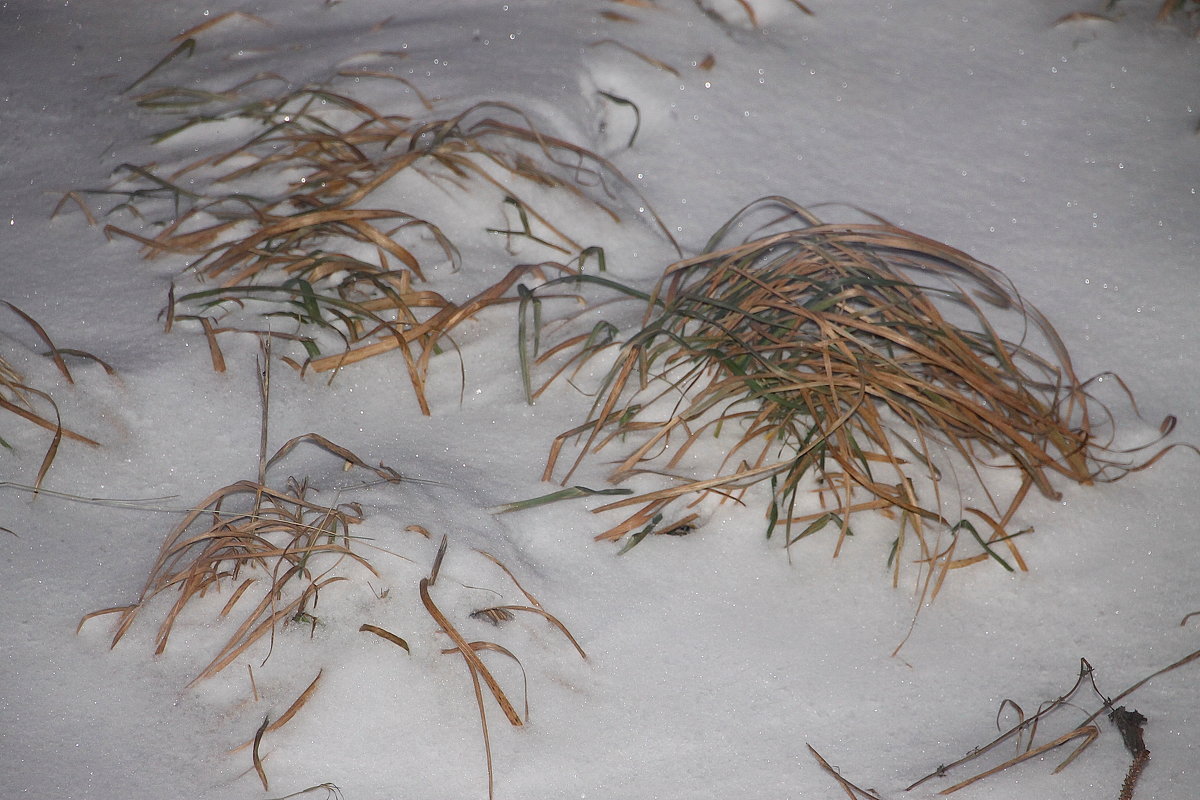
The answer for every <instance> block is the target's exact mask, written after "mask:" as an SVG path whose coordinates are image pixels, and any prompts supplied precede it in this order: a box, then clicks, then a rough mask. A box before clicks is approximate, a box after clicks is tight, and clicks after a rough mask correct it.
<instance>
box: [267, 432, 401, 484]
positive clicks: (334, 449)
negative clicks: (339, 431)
mask: <svg viewBox="0 0 1200 800" xmlns="http://www.w3.org/2000/svg"><path fill="white" fill-rule="evenodd" d="M304 442H311V443H312V444H315V445H316V446H317V447H320V448H321V449H322V450H325V451H326V452H328V453H332V454H333V455H335V456H337V457H338V458H340V459H342V461H344V462H346V463H347V464H353V465H354V466H356V467H361V468H362V469H365V470H369V471H370V472H374V473H375V474H376V475H378V476H379V477H380V478H382V479H383V480H385V481H387V482H388V483H400V482H401V481H403V480H404V478H403V477H402V476H401V475H400V473H399V472H396V470H394V469H392V468H391V467H386V466H383V465H380V466H378V467H372V466H371V465H370V464H368V463H367V462H365V461H363V460H362V459H361V458H359V457H358V456H356V455H355V454H354V453H353V452H351V451H350V450H348V449H346V448H345V447H342V446H341V445H339V444H336V443H334V442H331V441H330V440H328V439H326V438H325V437H324V436H322V435H320V434H319V433H304V434H301V435H299V436H293V437H292V438H291V439H288V440H287V441H286V442H285V443H284V444H283V446H282V447H280V448H279V449H278V450H276V451H275V455H273V456H271V457H270V458H269V459H267V463H266V466H265V469H270V468H271V466H272V465H274V464H275V463H277V462H279V461H280V460H281V459H283V458H284V457H285V456H286V455H287V454H288V453H290V452H292V450H293V449H295V447H296V445H298V444H302V443H304Z"/></svg>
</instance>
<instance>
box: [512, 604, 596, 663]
mask: <svg viewBox="0 0 1200 800" xmlns="http://www.w3.org/2000/svg"><path fill="white" fill-rule="evenodd" d="M496 608H499V609H503V610H504V611H524V612H526V613H529V614H537V615H538V616H539V617H542V618H543V619H545V620H546V621H547V622H549V623H550V624H551V625H553V626H554V627H556V628H558V630H559V631H561V632H562V635H563V636H566V637H567V640H568V641H569V642H570V643H571V644H572V645H573V646H574V648H575V650H576V651H577V652H578V653H579V657H580V658H582V659H585V660H586V659H587V653H585V652H583V647H582V646H580V644H579V642H577V641H576V640H575V637H574V636H572V635H571V632H570V631H569V630H567V626H566V625H563V624H562V622H561V621H560V620H559V619H558V617H556V616H554V615H553V614H551V613H550V612H549V611H546V610H545V609H544V608H540V607H534V606H496Z"/></svg>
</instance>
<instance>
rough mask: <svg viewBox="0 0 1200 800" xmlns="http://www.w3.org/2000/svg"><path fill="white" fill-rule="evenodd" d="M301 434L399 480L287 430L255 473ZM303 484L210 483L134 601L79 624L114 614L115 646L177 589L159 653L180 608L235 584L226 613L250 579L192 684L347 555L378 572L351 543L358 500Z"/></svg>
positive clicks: (309, 597)
mask: <svg viewBox="0 0 1200 800" xmlns="http://www.w3.org/2000/svg"><path fill="white" fill-rule="evenodd" d="M264 391H266V390H265V389H264ZM265 403H266V397H265V396H264V404H265ZM264 432H265V414H264ZM301 443H311V444H314V445H316V446H318V447H320V448H321V449H323V450H325V451H327V452H329V453H331V454H333V455H335V456H337V457H338V458H339V459H341V460H342V461H343V462H344V463H346V464H347V465H353V466H357V467H360V468H365V469H367V470H370V471H371V472H373V473H374V474H375V475H376V476H378V477H379V478H380V479H381V480H384V481H388V482H392V483H394V482H397V481H399V480H401V477H400V475H399V473H397V472H396V471H395V470H393V469H391V468H389V467H386V466H383V465H380V466H379V467H371V466H369V465H368V464H366V462H364V461H363V460H362V459H361V458H359V457H358V456H357V455H355V454H354V453H352V452H350V451H349V450H347V449H345V448H343V447H341V446H339V445H337V444H335V443H333V442H331V441H329V440H328V439H326V438H324V437H322V436H319V435H317V434H312V433H310V434H305V435H303V436H297V437H294V438H292V439H290V440H289V441H288V442H286V443H285V444H284V445H283V447H281V448H280V449H279V450H278V451H276V453H275V454H274V455H273V456H272V457H271V458H269V459H267V458H265V457H264V458H263V459H262V460H261V466H260V471H259V472H260V478H264V477H265V475H266V472H267V471H268V470H269V469H270V468H272V467H273V466H275V465H276V464H277V463H278V462H279V461H280V460H281V459H283V458H284V457H286V456H287V455H288V454H289V453H290V452H291V451H292V450H293V449H294V448H295V447H296V446H297V445H299V444H301ZM311 491H312V489H311V488H310V487H309V485H308V484H307V482H305V481H296V480H294V479H289V480H288V481H287V482H286V485H285V487H284V488H282V489H276V488H272V487H269V486H266V485H264V483H263V482H262V481H261V480H259V481H249V480H244V481H238V482H236V483H233V484H230V485H229V486H225V487H222V488H221V489H218V490H217V491H215V492H213V493H212V494H211V495H209V496H208V497H207V498H206V499H205V500H204V501H203V502H202V503H201V504H200V505H198V506H196V507H195V508H192V509H191V510H189V511H188V512H187V513H186V514H185V515H184V516H183V518H182V519H181V520H180V521H179V523H178V524H177V525H176V526H175V528H174V529H173V530H172V531H171V532H170V534H169V535H168V536H167V538H166V540H165V541H164V542H163V544H162V547H161V548H160V550H159V555H158V558H157V559H156V561H155V564H154V566H153V568H152V569H151V571H150V575H149V576H148V578H147V580H146V583H145V585H144V586H143V588H142V591H141V592H140V594H139V596H138V599H137V601H136V602H134V603H133V604H131V605H128V606H123V607H115V608H109V609H102V610H100V611H95V612H92V613H90V614H88V615H86V616H84V618H83V619H82V620H81V622H80V625H81V626H82V624H83V623H84V622H86V621H87V620H89V619H91V618H93V617H96V616H100V615H105V614H109V613H116V614H118V618H117V622H116V627H115V630H114V633H113V637H112V641H111V646H113V647H115V646H116V645H117V643H118V642H120V640H121V639H122V638H123V637H124V636H125V634H126V633H127V632H128V630H129V628H130V627H131V626H132V625H133V623H134V621H135V620H136V619H137V617H138V616H139V615H140V613H141V612H142V611H143V610H144V609H145V607H146V606H147V605H149V603H150V602H151V601H152V600H153V599H154V598H156V597H157V596H159V595H161V594H163V593H165V592H168V591H175V592H177V594H176V597H175V600H174V602H173V603H172V605H171V607H170V608H169V609H168V610H167V611H166V613H165V614H164V617H163V619H162V621H161V623H160V624H159V627H158V631H157V633H156V635H155V654H156V655H159V654H161V653H163V652H164V651H165V650H166V647H167V642H168V640H169V639H170V635H171V632H172V630H173V628H174V625H175V623H176V621H177V619H178V618H179V616H180V615H181V614H182V613H183V611H184V610H185V609H186V608H187V607H188V606H189V605H190V604H192V603H193V602H195V601H197V600H199V599H200V598H203V597H204V596H205V595H206V594H207V593H208V592H209V591H210V590H214V591H219V590H220V589H221V587H222V586H223V585H224V584H226V583H230V584H236V589H235V590H234V591H233V592H232V595H231V597H230V598H229V600H228V601H227V602H226V603H225V604H224V606H223V608H222V609H221V611H220V616H226V615H228V614H229V613H230V612H231V610H232V609H233V608H234V606H235V605H236V604H237V603H238V601H239V600H240V599H241V598H242V597H243V596H244V595H246V594H247V593H248V591H249V590H250V589H251V588H252V587H254V586H255V585H261V586H263V587H265V588H264V590H263V592H262V594H261V596H260V597H259V598H258V600H257V602H256V603H255V605H254V607H253V608H252V609H251V610H250V611H249V612H248V613H246V615H245V616H244V617H243V619H242V621H241V623H240V624H239V625H238V627H237V629H236V630H235V631H234V633H233V634H232V635H231V636H230V637H229V638H228V640H227V641H226V642H225V644H224V645H222V646H221V647H220V648H219V649H218V651H217V653H216V654H215V655H214V657H213V658H212V660H211V661H210V662H209V663H208V664H207V666H205V667H204V668H203V669H202V670H201V671H200V672H199V674H198V675H197V676H196V677H195V678H194V679H193V681H192V683H191V684H190V685H194V684H196V683H198V682H200V681H202V680H205V679H206V678H209V677H212V676H213V675H215V674H217V673H218V672H220V671H221V670H223V669H224V668H225V667H227V666H229V664H231V663H233V661H235V660H236V659H237V658H238V657H239V656H241V655H242V654H243V653H244V652H245V651H246V650H247V649H249V648H250V647H251V646H253V645H254V644H255V643H257V642H259V641H260V640H262V639H264V638H267V639H270V640H271V641H273V640H274V635H275V632H276V630H277V629H278V628H279V627H280V626H281V625H283V624H286V623H287V622H288V621H290V620H294V619H298V618H300V617H302V616H304V615H306V614H307V613H308V609H309V608H311V607H313V606H314V605H315V604H316V602H317V599H318V597H319V594H320V591H321V590H322V589H324V588H325V587H327V586H329V585H331V584H334V583H338V582H341V581H344V580H348V577H347V575H345V574H342V573H343V572H344V571H345V565H346V563H347V562H349V563H352V564H355V565H357V566H358V567H360V568H362V569H365V570H366V571H367V572H368V573H370V574H372V575H376V576H377V575H378V573H377V572H376V570H375V568H374V567H373V566H372V565H371V563H370V561H369V560H368V559H367V558H365V557H364V556H362V555H360V554H359V553H357V552H355V551H354V549H353V541H354V537H353V536H352V535H351V533H350V527H351V526H352V525H354V524H357V523H359V522H361V521H362V519H363V515H362V509H361V508H360V507H359V505H358V504H357V503H343V504H339V505H336V506H329V505H325V504H321V503H317V502H315V501H314V500H311V499H309V494H310V492H311ZM245 501H249V503H248V507H247V508H246V509H245V510H230V509H229V508H228V507H229V506H233V505H241V504H242V503H244V502H245ZM201 526H203V527H202V528H201V529H199V530H197V528H200V527H201ZM243 571H248V572H251V577H245V578H243ZM255 575H258V576H259V577H254V576H255ZM260 578H262V580H261V581H260Z"/></svg>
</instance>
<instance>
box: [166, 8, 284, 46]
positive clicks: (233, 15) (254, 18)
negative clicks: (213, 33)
mask: <svg viewBox="0 0 1200 800" xmlns="http://www.w3.org/2000/svg"><path fill="white" fill-rule="evenodd" d="M230 19H244V20H246V21H248V22H257V23H258V24H259V25H263V26H265V27H267V28H270V27H271V23H269V22H267V21H266V20H265V19H263V18H262V17H260V16H258V15H257V14H249V13H247V12H245V11H226V12H225V13H224V14H218V15H217V16H215V17H213V18H212V19H209V20H205V21H204V22H201V23H200V24H199V25H194V26H192V27H190V28H188V29H187V30H186V31H184V32H183V33H180V34H176V35H175V36H174V37H172V38H171V41H173V42H179V41H183V40H184V39H189V38H191V37H193V36H195V35H196V34H197V33H203V32H204V31H206V30H208V29H209V28H212V27H215V26H217V25H220V24H221V23H222V22H225V21H226V20H230Z"/></svg>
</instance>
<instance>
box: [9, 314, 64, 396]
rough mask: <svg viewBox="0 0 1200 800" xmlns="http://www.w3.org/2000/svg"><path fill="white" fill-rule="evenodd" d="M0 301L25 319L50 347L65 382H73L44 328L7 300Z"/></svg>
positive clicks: (55, 364) (55, 363)
mask: <svg viewBox="0 0 1200 800" xmlns="http://www.w3.org/2000/svg"><path fill="white" fill-rule="evenodd" d="M0 302H3V303H4V305H6V306H8V307H9V309H11V310H12V312H13V313H14V314H16V315H17V316H18V317H20V318H21V319H23V320H25V322H26V323H27V324H28V325H29V327H31V328H33V331H34V333H36V334H37V335H38V338H39V339H41V340H42V342H43V343H44V344H45V345H46V347H48V348H50V357H51V358H52V359H53V360H54V366H56V367H58V371H59V372H61V373H62V375H63V377H64V378H66V379H67V383H75V379H74V378H72V377H71V370H69V369H67V363H66V362H65V361H63V358H62V354H61V352H60V351H59V349H58V347H56V346H55V344H54V342H53V341H51V339H50V335H49V334H47V333H46V329H45V328H43V327H42V326H41V325H40V324H38V321H37V320H35V319H34V318H33V317H31V316H29V315H28V314H26V313H25V312H24V311H22V310H21V309H19V308H17V307H16V306H14V305H13V304H12V303H10V302H8V301H7V300H3V301H0Z"/></svg>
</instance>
